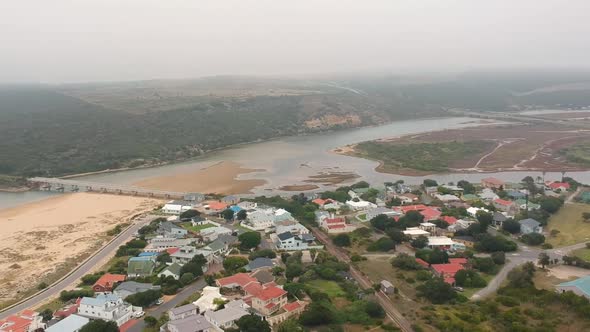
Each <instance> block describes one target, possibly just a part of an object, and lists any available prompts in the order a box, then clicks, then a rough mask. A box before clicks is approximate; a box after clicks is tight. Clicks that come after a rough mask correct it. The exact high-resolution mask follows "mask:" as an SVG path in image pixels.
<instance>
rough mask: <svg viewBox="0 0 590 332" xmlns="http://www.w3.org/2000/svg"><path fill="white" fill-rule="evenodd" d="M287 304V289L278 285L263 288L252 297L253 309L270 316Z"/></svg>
mask: <svg viewBox="0 0 590 332" xmlns="http://www.w3.org/2000/svg"><path fill="white" fill-rule="evenodd" d="M285 304H287V291H285V290H284V289H282V288H279V287H276V286H270V287H266V288H263V289H262V291H260V292H259V293H258V294H257V295H255V296H253V298H252V309H254V310H256V311H258V312H259V313H260V314H262V315H264V316H270V315H272V314H274V313H275V312H277V311H279V309H280V308H281V307H283V306H284V305H285Z"/></svg>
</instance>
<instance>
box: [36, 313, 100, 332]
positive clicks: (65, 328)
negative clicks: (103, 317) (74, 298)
mask: <svg viewBox="0 0 590 332" xmlns="http://www.w3.org/2000/svg"><path fill="white" fill-rule="evenodd" d="M89 321H90V319H88V318H86V317H82V316H78V315H76V314H71V315H69V316H68V317H66V318H64V319H62V320H60V321H59V322H57V323H55V324H53V325H51V326H50V327H48V328H46V329H45V332H78V331H80V329H81V328H82V326H84V325H86V324H87V323H88V322H89Z"/></svg>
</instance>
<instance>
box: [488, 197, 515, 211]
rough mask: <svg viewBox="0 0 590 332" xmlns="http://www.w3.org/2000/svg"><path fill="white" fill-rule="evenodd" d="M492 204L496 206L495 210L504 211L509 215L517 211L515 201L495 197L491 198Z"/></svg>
mask: <svg viewBox="0 0 590 332" xmlns="http://www.w3.org/2000/svg"><path fill="white" fill-rule="evenodd" d="M492 205H493V206H494V207H495V208H496V210H499V211H502V212H506V213H508V214H510V215H515V214H516V213H518V211H519V207H518V205H517V204H516V203H514V202H513V201H508V200H505V199H501V198H496V199H495V200H493V201H492Z"/></svg>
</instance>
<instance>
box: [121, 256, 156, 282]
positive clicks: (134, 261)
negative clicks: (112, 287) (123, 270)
mask: <svg viewBox="0 0 590 332" xmlns="http://www.w3.org/2000/svg"><path fill="white" fill-rule="evenodd" d="M155 267H156V260H155V259H154V258H153V257H131V258H129V261H128V262H127V277H128V278H136V277H147V276H150V275H152V273H153V272H154V268H155Z"/></svg>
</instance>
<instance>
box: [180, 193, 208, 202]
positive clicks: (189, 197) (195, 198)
mask: <svg viewBox="0 0 590 332" xmlns="http://www.w3.org/2000/svg"><path fill="white" fill-rule="evenodd" d="M183 199H184V200H185V201H188V202H193V203H200V202H202V201H204V200H205V195H204V194H201V193H187V194H186V195H184V197H183Z"/></svg>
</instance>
